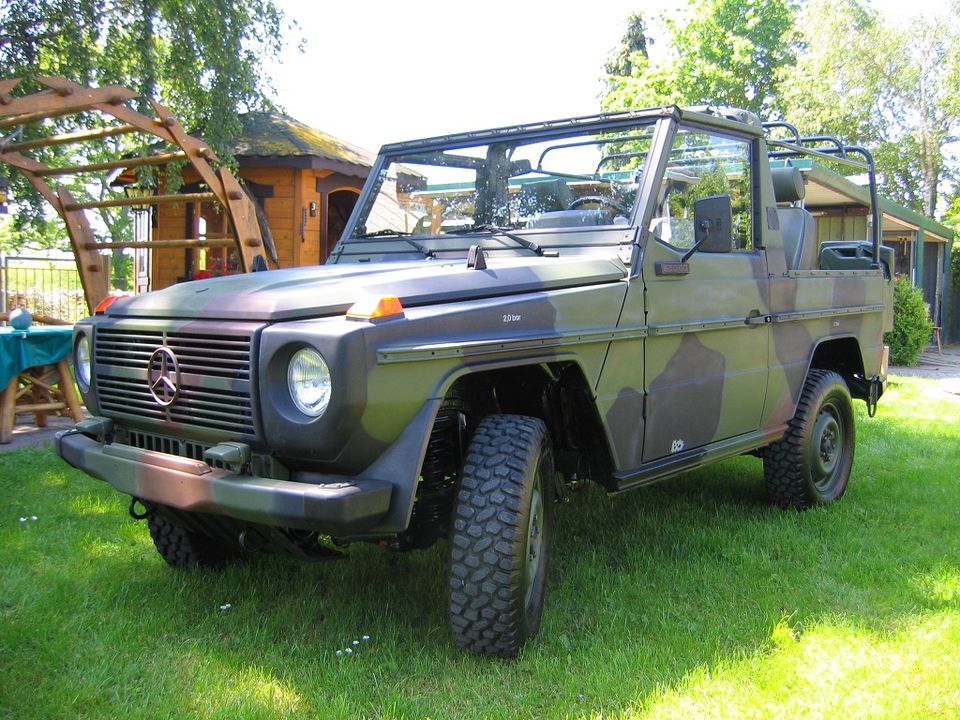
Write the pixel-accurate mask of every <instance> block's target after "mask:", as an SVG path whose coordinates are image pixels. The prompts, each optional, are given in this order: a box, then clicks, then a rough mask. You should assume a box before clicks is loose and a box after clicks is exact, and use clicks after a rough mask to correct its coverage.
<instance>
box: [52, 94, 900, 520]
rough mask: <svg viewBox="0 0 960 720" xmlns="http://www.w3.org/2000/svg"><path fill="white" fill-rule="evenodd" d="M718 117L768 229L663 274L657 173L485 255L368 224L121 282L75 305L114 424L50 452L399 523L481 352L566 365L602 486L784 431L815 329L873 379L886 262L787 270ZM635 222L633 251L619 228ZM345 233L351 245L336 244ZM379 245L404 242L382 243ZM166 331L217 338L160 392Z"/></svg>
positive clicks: (764, 174) (164, 481) (205, 491)
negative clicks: (321, 409)
mask: <svg viewBox="0 0 960 720" xmlns="http://www.w3.org/2000/svg"><path fill="white" fill-rule="evenodd" d="M664 112H665V115H664V119H663V121H662V122H663V123H673V122H674V121H675V119H674V114H671V113H673V111H669V112H667V111H664ZM708 121H709V118H707V119H706V120H704V118H703V117H700V116H698V122H700V123H701V124H702V123H705V122H708ZM716 124H717V126H718V127H722V128H724V129H725V130H726V131H728V132H729V131H731V130H737V131H739V132H741V133H742V134H744V135H745V136H747V137H752V138H753V141H754V143H755V147H757V148H759V149H760V153H759V157H758V159H757V163H756V168H755V170H756V178H757V179H756V182H757V187H758V189H757V192H756V194H755V198H756V201H757V204H758V208H757V209H758V210H759V211H760V212H755V214H754V218H755V224H757V227H756V230H755V245H756V247H757V248H758V249H756V250H753V251H743V252H731V253H697V254H694V255H693V256H692V257H691V258H690V260H689V263H688V265H689V273H688V274H684V275H658V274H657V272H656V266H657V263H658V262H661V261H672V262H676V261H677V260H678V259H679V256H680V253H679V252H678V251H677V250H676V249H674V248H671V247H669V246H666V245H664V244H662V243H659V242H656V241H653V240H652V239H648V238H647V236H646V234H645V233H644V232H642V231H641V230H640V228H641V227H642V225H643V223H644V222H649V217H650V210H649V205H650V204H651V203H652V197H653V194H654V193H655V191H656V186H655V181H654V180H651V181H650V182H649V183H648V184H647V186H646V189H645V190H644V191H643V192H641V195H640V203H641V206H640V209H639V210H637V211H636V213H635V215H636V219H635V220H634V225H633V227H627V228H623V227H616V228H606V229H591V230H585V231H578V232H567V233H557V232H554V231H551V230H543V231H541V232H540V233H539V234H531V235H529V237H536V238H537V241H538V242H540V243H541V244H544V245H546V246H548V247H552V248H556V249H557V250H558V251H559V253H560V256H559V257H536V256H534V255H532V254H531V253H530V252H527V251H525V250H523V249H522V248H517V247H513V248H512V249H508V248H509V247H510V246H509V243H503V245H504V248H503V251H500V252H495V253H491V254H490V257H489V258H488V260H487V267H486V268H485V269H476V268H469V267H467V266H466V264H465V262H464V256H465V255H466V250H467V248H468V247H469V245H471V244H473V243H475V242H476V238H473V239H469V238H463V237H449V236H448V237H447V238H445V239H443V240H442V243H444V244H442V245H441V244H440V243H441V241H437V245H436V246H435V247H433V248H431V249H435V250H438V251H443V252H445V253H448V254H449V256H450V257H449V259H448V258H446V257H443V258H441V259H430V260H427V259H424V258H423V257H422V256H420V255H419V253H418V252H415V251H414V250H413V248H411V247H408V246H406V245H404V244H403V243H402V242H399V243H398V241H397V240H396V239H394V240H383V239H377V240H375V241H371V242H368V243H364V244H362V245H361V244H359V243H358V244H357V246H356V247H352V248H347V249H346V254H344V252H343V250H344V249H343V248H341V253H340V255H339V257H340V258H341V262H340V263H339V264H333V265H327V266H324V267H317V268H298V269H290V270H281V271H272V272H267V273H253V274H249V275H243V276H235V277H225V278H216V279H212V280H206V281H198V282H192V283H185V284H182V285H178V286H174V287H172V288H168V289H166V290H163V291H159V292H156V293H151V294H148V295H145V296H140V297H136V298H131V299H129V300H125V301H120V302H118V303H115V304H114V305H113V306H112V307H111V308H109V310H108V311H107V313H106V314H105V315H101V316H97V317H95V318H91V319H89V320H87V321H84V322H82V323H80V324H78V326H77V332H78V333H81V334H87V335H88V336H90V337H91V338H92V339H93V341H94V344H95V347H96V350H95V352H94V356H95V366H94V375H95V378H96V379H95V382H94V383H93V387H92V388H91V389H89V390H87V391H86V392H85V393H84V397H85V400H86V402H87V405H88V407H89V409H90V411H91V412H92V413H93V414H94V415H102V416H105V417H109V418H111V419H112V420H113V421H114V422H115V424H116V425H117V426H118V432H117V434H116V436H115V437H114V438H102V439H92V438H87V437H85V436H78V435H73V436H67V437H64V438H62V439H61V441H60V445H59V446H60V452H61V454H62V455H63V457H64V458H65V459H67V460H68V462H70V463H72V464H74V465H75V466H77V467H80V468H82V469H85V470H86V471H87V472H89V473H90V474H92V475H94V476H96V477H99V478H101V479H104V480H106V481H107V482H110V483H111V484H112V485H113V486H114V487H116V488H117V489H118V490H120V491H122V492H125V493H128V494H131V495H134V496H136V497H141V498H144V499H146V500H152V501H154V502H162V503H165V504H169V505H172V506H174V507H178V508H181V509H184V510H189V511H197V512H212V513H221V514H226V515H230V516H233V517H237V518H240V519H244V520H250V521H253V522H261V523H265V524H268V525H278V526H289V527H300V528H306V529H312V530H318V531H321V532H325V533H331V534H341V535H343V534H346V535H350V536H358V537H359V536H363V537H378V536H382V537H389V536H391V535H393V534H396V533H397V532H400V531H402V530H403V529H404V528H405V527H406V524H407V523H408V522H409V518H410V511H411V507H412V505H413V502H414V497H415V491H416V484H417V480H418V475H419V472H420V468H421V465H422V463H423V459H424V455H425V452H426V446H427V442H428V440H429V436H430V431H431V427H432V425H433V422H434V419H435V417H436V413H437V411H438V409H439V407H440V404H441V401H442V399H443V398H444V397H445V396H446V394H447V393H448V392H449V390H450V388H451V387H452V386H453V385H454V383H456V382H457V381H458V380H459V379H461V378H465V377H467V376H470V375H475V374H476V375H479V374H483V373H488V372H490V371H493V370H502V369H509V368H518V367H531V366H533V367H543V366H553V365H556V364H557V363H571V364H573V365H574V366H576V367H578V368H579V370H580V372H581V373H582V376H583V378H584V380H585V383H586V386H587V388H588V390H589V392H590V393H591V394H592V398H591V399H592V401H593V402H594V403H595V406H596V409H597V413H598V416H599V418H600V421H601V424H602V428H603V433H604V436H605V437H604V444H605V446H606V449H607V451H608V454H609V459H610V462H609V465H610V468H611V470H612V475H613V477H612V478H610V479H605V478H595V479H597V480H599V481H602V482H605V484H606V486H607V487H608V489H611V490H616V489H624V488H626V487H630V486H632V485H634V484H637V483H639V482H643V481H646V480H648V479H657V478H660V477H665V476H668V475H670V474H676V473H677V472H682V471H684V470H687V469H689V468H690V467H694V466H696V465H697V464H701V463H704V462H710V461H712V460H715V459H719V458H721V457H726V456H729V455H732V454H737V453H740V452H745V451H748V450H752V449H755V448H758V447H762V446H763V445H765V444H767V443H769V442H771V441H772V440H774V439H776V438H777V437H779V435H781V434H782V433H783V431H784V428H785V426H786V423H787V421H788V420H789V419H790V418H791V417H792V415H793V413H794V410H795V407H796V403H797V399H798V398H799V395H800V391H801V388H802V385H803V382H804V378H805V376H806V373H807V370H808V368H809V366H810V363H811V359H812V358H813V357H814V354H815V352H816V350H817V347H818V346H820V345H821V344H822V343H824V342H831V341H835V340H842V339H852V340H853V341H854V343H855V346H856V348H857V349H858V353H859V355H860V357H858V358H856V359H855V360H856V362H855V363H852V364H861V365H862V370H863V375H864V376H865V377H866V378H871V377H873V376H876V375H880V374H881V357H882V332H883V322H884V319H883V318H884V313H883V308H884V307H885V305H886V304H888V302H889V294H890V288H889V283H888V282H886V281H885V280H884V279H883V278H882V276H881V275H880V273H879V272H878V271H877V272H874V271H840V270H832V271H820V270H809V271H793V272H788V271H787V270H786V265H785V259H784V257H785V256H784V248H783V241H782V238H781V237H780V233H779V230H778V229H777V227H776V226H775V224H773V223H769V222H768V223H762V222H761V220H760V219H762V218H764V217H768V215H769V214H768V213H765V212H764V211H767V210H768V209H771V208H772V209H774V212H775V207H776V204H775V201H774V197H773V188H772V182H771V180H770V176H769V173H768V171H767V164H766V162H765V158H766V154H765V152H763V141H762V140H761V139H760V131H759V129H757V128H755V127H753V126H752V125H741V124H737V123H732V122H731V121H729V120H722V122H721V121H720V120H719V119H718V120H717V123H716ZM576 131H577V132H583V129H582V126H578V128H577V130H576ZM654 152H656V150H655V151H654ZM650 167H656V163H652V164H651V165H650ZM660 167H661V168H662V163H661V165H660ZM660 172H661V173H662V170H661V171H660ZM644 204H646V205H644ZM362 206H363V203H362V202H360V203H358V208H359V207H362ZM634 238H639V240H638V241H637V244H636V245H635V246H634V248H633V258H632V260H631V261H630V262H629V265H628V264H625V262H624V260H625V259H626V258H625V256H624V255H623V254H622V252H621V251H622V248H623V247H625V246H629V244H630V243H631V242H632V241H633V239H634ZM491 242H496V241H491ZM398 246H399V247H400V248H402V250H401V252H399V253H397V247H398ZM350 253H353V255H354V257H353V260H354V261H353V262H342V258H343V257H345V256H349V255H350ZM458 254H459V256H458ZM388 256H391V257H394V258H395V259H394V260H393V261H392V262H378V261H379V260H384V259H386V258H387V257H388ZM379 295H396V296H398V297H399V298H400V300H401V302H402V304H403V306H404V311H403V313H402V314H401V315H395V316H392V317H386V318H382V319H378V320H357V319H352V318H349V317H347V316H346V312H347V310H348V309H349V308H350V307H351V306H352V305H353V304H354V303H356V302H357V301H359V300H362V299H363V298H365V297H369V296H379ZM115 332H122V333H126V334H127V335H129V336H130V337H134V338H137V337H139V338H140V339H141V340H139V341H137V342H139V343H140V344H137V343H134V342H131V346H130V347H129V348H127V350H126V351H123V349H122V348H120V349H118V348H114V349H113V350H112V351H110V352H109V353H108V352H106V351H105V350H104V348H103V345H102V341H103V339H104V338H106V337H108V336H109V335H110V333H115ZM171 336H175V337H178V338H182V337H185V336H186V337H193V338H199V340H198V342H200V343H201V344H202V343H208V345H209V347H210V348H211V351H210V352H211V358H212V359H211V360H210V362H204V358H203V357H201V356H198V355H197V354H196V351H192V352H193V355H191V356H189V357H188V358H187V362H185V363H182V366H181V368H180V375H179V376H178V378H177V383H178V384H180V385H182V387H183V388H185V389H184V390H183V394H182V396H178V397H177V399H176V400H174V402H173V403H172V404H171V406H170V407H169V408H159V407H157V408H152V407H150V404H149V400H148V398H149V397H150V395H149V387H148V385H149V382H148V369H149V364H150V362H151V359H150V358H151V357H152V353H153V352H154V351H156V349H157V348H160V347H166V346H167V345H168V338H170V337H171ZM224 336H230V337H245V338H247V339H248V340H249V356H248V357H247V358H246V365H245V366H244V367H245V368H246V369H244V367H241V366H242V365H243V363H242V362H241V363H240V365H238V364H237V363H236V362H234V360H236V357H235V355H236V353H237V352H238V351H237V350H236V348H234V347H233V346H232V345H231V346H226V347H224V346H222V344H218V343H219V341H218V338H222V337H224ZM173 345H175V343H173ZM307 346H309V347H314V348H316V349H317V350H319V351H320V353H321V354H322V355H323V356H324V358H325V359H326V361H327V363H328V365H329V366H330V370H331V375H332V388H333V389H332V394H331V400H330V406H329V408H328V409H327V411H326V412H325V413H324V414H323V415H322V416H321V417H319V418H314V419H310V418H307V417H306V416H304V415H302V414H301V413H299V411H297V410H296V408H295V406H294V405H293V403H292V401H291V399H290V395H289V391H288V389H287V365H288V362H289V359H290V358H291V357H292V355H293V353H294V352H296V350H298V349H299V348H302V347H307ZM176 347H179V346H176ZM111 353H112V354H111ZM240 354H242V353H240ZM241 360H242V358H241ZM851 362H852V361H851ZM118 383H119V387H121V389H122V390H123V391H125V392H128V393H129V398H130V401H129V406H128V407H124V406H122V404H121V405H120V406H118V405H117V403H116V402H114V403H113V404H112V405H111V406H110V407H106V406H101V402H100V400H101V398H100V395H101V394H103V393H105V392H106V389H107V388H110V387H114V388H115V387H117V386H118V385H117V384H118ZM114 392H118V391H116V390H114ZM190 393H193V395H191V394H190ZM217 397H225V398H227V401H226V402H227V403H230V402H233V403H235V405H236V408H239V410H235V411H234V412H230V411H228V410H227V409H226V408H225V407H224V406H223V404H219V405H218V404H217V402H219V401H217V400H216V398H217ZM211 408H212V409H211ZM148 409H149V411H148ZM203 413H207V414H206V415H205V416H204V418H205V419H204V421H203V422H202V423H200V422H198V421H197V418H198V417H200V416H201V415H202V414H203ZM240 416H242V418H241V419H242V421H243V422H248V421H249V424H248V425H244V427H245V428H247V429H246V430H245V431H243V432H237V431H236V430H235V429H234V428H235V425H234V423H236V422H239V421H238V420H237V417H240ZM225 441H240V442H242V443H245V444H246V445H248V446H249V447H250V449H251V452H252V454H253V457H254V459H255V462H253V463H252V464H251V466H250V467H247V468H236V469H232V470H228V469H220V468H212V467H210V466H209V465H208V464H207V463H205V462H203V460H202V453H203V451H204V449H206V448H208V447H210V446H211V445H214V444H217V443H220V442H225ZM164 443H167V444H164ZM154 445H156V447H159V448H160V450H159V451H158V450H157V449H155V447H154ZM171 449H172V450H171ZM163 450H167V451H166V452H164V451H163ZM264 474H269V476H268V477H265V476H264Z"/></svg>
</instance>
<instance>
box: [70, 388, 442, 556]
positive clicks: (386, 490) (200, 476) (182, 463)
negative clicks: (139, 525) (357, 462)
mask: <svg viewBox="0 0 960 720" xmlns="http://www.w3.org/2000/svg"><path fill="white" fill-rule="evenodd" d="M439 404H440V402H439V400H437V401H428V402H427V403H425V404H424V406H423V408H421V410H420V412H419V413H418V414H417V416H416V417H415V418H414V421H413V422H411V423H410V425H408V426H407V428H406V429H405V430H404V431H403V432H402V433H401V435H400V437H399V438H397V440H396V441H395V442H394V443H393V444H392V445H391V446H390V447H389V448H388V449H387V450H386V451H385V452H384V453H383V455H381V457H380V458H379V459H378V460H377V461H376V462H374V463H373V464H372V465H371V466H370V467H369V468H367V470H366V471H364V472H363V473H362V475H361V476H357V477H348V476H337V475H319V474H316V473H305V475H307V476H309V480H310V481H309V482H296V481H290V480H275V479H271V478H262V477H257V476H254V475H241V474H237V473H234V472H231V471H229V470H222V469H218V468H213V467H211V466H210V465H208V464H206V463H205V462H201V461H198V460H192V459H190V458H182V457H177V456H173V455H166V454H163V453H158V452H153V451H150V450H140V449H139V448H134V447H130V446H128V445H120V444H117V443H107V444H104V443H101V442H99V441H98V440H96V439H94V438H92V437H89V436H87V435H84V434H82V433H81V432H79V431H77V430H71V431H68V432H66V433H61V434H60V435H59V436H58V437H57V452H58V453H59V454H60V457H62V458H63V459H64V460H66V461H67V462H68V463H70V464H71V465H73V466H74V467H75V468H78V469H80V470H83V471H84V472H86V473H87V474H89V475H92V476H93V477H96V478H99V479H100V480H104V481H106V482H108V483H110V484H111V485H112V486H113V487H114V488H116V489H117V490H119V491H120V492H123V493H126V494H128V495H132V496H134V497H138V498H141V499H143V500H146V501H149V502H154V503H161V504H163V505H168V506H170V507H174V508H178V509H180V510H185V511H189V512H202V513H213V514H217V515H226V516H228V517H233V518H238V519H241V520H247V521H249V522H255V523H262V524H265V525H272V526H275V527H295V528H303V529H306V530H315V531H318V532H322V533H325V534H329V535H334V536H338V537H348V536H360V535H364V536H366V535H369V534H374V535H389V534H395V533H397V532H399V531H401V530H403V529H404V528H405V527H406V524H407V522H408V521H409V517H410V509H411V507H412V504H413V498H414V494H415V491H416V483H417V479H418V474H419V468H420V462H421V461H422V459H423V453H424V452H425V450H426V441H427V439H428V437H429V428H430V427H431V425H432V422H433V418H434V416H435V414H436V410H437V407H439ZM386 477H389V478H391V479H390V480H386V479H384V478H386Z"/></svg>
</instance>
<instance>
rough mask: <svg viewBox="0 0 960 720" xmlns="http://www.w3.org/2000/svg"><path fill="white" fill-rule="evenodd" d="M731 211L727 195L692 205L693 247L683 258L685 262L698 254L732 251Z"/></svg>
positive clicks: (706, 199) (701, 200)
mask: <svg viewBox="0 0 960 720" xmlns="http://www.w3.org/2000/svg"><path fill="white" fill-rule="evenodd" d="M732 225H733V209H732V207H731V205H730V196H729V195H713V196H711V197H705V198H700V199H699V200H697V201H696V202H695V203H694V204H693V239H694V241H695V242H694V244H693V247H692V248H690V249H689V250H688V251H687V252H686V254H685V255H684V256H683V261H682V262H686V261H687V260H688V259H690V256H691V255H693V254H694V253H695V252H697V251H698V250H699V251H700V252H710V253H726V252H730V251H731V250H733V227H732Z"/></svg>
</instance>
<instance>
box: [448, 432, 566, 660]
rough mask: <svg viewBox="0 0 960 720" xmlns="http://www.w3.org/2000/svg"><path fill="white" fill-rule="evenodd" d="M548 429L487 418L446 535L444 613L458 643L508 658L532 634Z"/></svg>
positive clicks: (543, 561) (542, 578) (548, 478)
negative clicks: (447, 561)
mask: <svg viewBox="0 0 960 720" xmlns="http://www.w3.org/2000/svg"><path fill="white" fill-rule="evenodd" d="M553 490H554V485H553V452H552V448H551V445H550V438H549V435H548V433H547V428H546V425H544V423H543V421H542V420H539V419H538V418H532V417H526V416H523V415H491V416H489V417H486V418H484V419H483V420H482V421H481V422H480V424H479V425H478V426H477V430H476V432H475V433H474V435H473V439H472V440H471V442H470V446H469V448H468V450H467V457H466V461H465V462H464V466H463V473H462V474H461V477H460V486H459V488H458V491H457V496H456V499H455V501H454V507H453V521H452V528H451V533H450V574H449V596H448V599H449V603H448V608H449V613H450V626H451V629H452V631H453V637H454V640H455V641H456V643H457V645H459V646H460V647H462V648H467V649H469V650H473V651H474V652H478V653H484V654H487V655H499V656H502V657H512V656H514V655H516V654H517V652H518V651H519V650H520V647H521V646H522V645H523V643H524V642H525V641H526V640H527V639H529V638H531V637H533V636H534V635H536V633H537V630H539V628H540V616H541V614H542V612H543V599H544V586H545V582H546V576H547V560H548V558H549V550H550V540H551V537H552V534H553V505H554V495H553Z"/></svg>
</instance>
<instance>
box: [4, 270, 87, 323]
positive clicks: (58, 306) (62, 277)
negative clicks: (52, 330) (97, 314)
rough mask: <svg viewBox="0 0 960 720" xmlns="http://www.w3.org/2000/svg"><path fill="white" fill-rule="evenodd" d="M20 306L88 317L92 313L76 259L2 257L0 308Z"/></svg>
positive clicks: (73, 319)
mask: <svg viewBox="0 0 960 720" xmlns="http://www.w3.org/2000/svg"><path fill="white" fill-rule="evenodd" d="M18 307H23V308H26V309H27V310H29V311H30V312H31V313H33V314H35V315H47V316H49V317H54V318H59V319H60V320H66V321H67V322H76V321H77V320H79V319H81V318H83V317H86V316H87V315H88V314H89V313H88V312H87V304H86V301H85V299H84V294H83V286H82V285H81V284H80V275H79V273H78V272H77V265H76V262H75V261H74V260H73V259H69V258H68V259H63V260H60V259H49V258H43V257H5V258H3V282H2V284H0V310H2V311H3V312H9V311H11V310H13V309H15V308H18Z"/></svg>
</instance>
